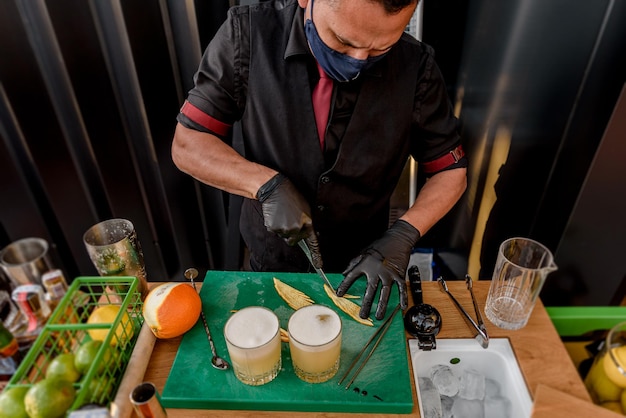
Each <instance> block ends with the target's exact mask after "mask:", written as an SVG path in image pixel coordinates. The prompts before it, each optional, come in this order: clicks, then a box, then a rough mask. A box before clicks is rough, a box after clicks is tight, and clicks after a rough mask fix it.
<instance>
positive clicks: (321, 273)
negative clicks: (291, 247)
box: [298, 239, 336, 293]
mask: <svg viewBox="0 0 626 418" xmlns="http://www.w3.org/2000/svg"><path fill="white" fill-rule="evenodd" d="M298 245H299V246H300V248H302V251H304V254H305V255H306V258H308V259H309V263H311V265H312V266H313V268H314V269H315V272H316V273H317V274H318V276H320V277H321V278H322V279H324V282H326V284H327V285H328V287H330V288H331V289H333V292H335V293H336V291H335V288H334V287H333V285H332V284H331V283H330V280H328V277H326V273H324V270H322V269H321V268H318V267H315V265H314V264H313V258H312V256H311V250H310V249H309V246H308V245H307V243H306V241H305V240H303V239H301V240H300V241H298Z"/></svg>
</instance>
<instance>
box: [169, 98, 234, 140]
mask: <svg viewBox="0 0 626 418" xmlns="http://www.w3.org/2000/svg"><path fill="white" fill-rule="evenodd" d="M180 113H182V114H183V115H185V116H187V117H188V118H189V119H191V120H192V121H194V122H195V123H197V124H199V125H201V126H203V127H205V128H206V129H208V130H209V131H211V132H214V133H216V134H217V135H221V136H226V135H227V134H228V132H229V131H230V128H231V127H232V125H229V124H227V123H224V122H221V121H219V120H217V119H215V118H213V117H211V116H209V115H207V114H206V113H204V112H203V111H202V110H200V109H198V108H197V107H195V106H194V105H192V104H191V103H189V102H188V101H185V103H184V104H183V107H182V108H181V109H180Z"/></svg>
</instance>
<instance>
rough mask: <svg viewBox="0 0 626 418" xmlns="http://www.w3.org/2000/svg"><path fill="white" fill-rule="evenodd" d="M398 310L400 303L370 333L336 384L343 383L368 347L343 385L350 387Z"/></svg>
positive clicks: (346, 387)
mask: <svg viewBox="0 0 626 418" xmlns="http://www.w3.org/2000/svg"><path fill="white" fill-rule="evenodd" d="M399 310H400V304H398V305H397V306H396V307H395V309H394V310H393V312H392V313H391V315H389V317H388V318H387V319H385V322H383V324H382V325H381V326H380V328H378V329H377V330H376V332H375V333H374V334H372V336H371V337H370V339H369V340H367V342H366V343H365V345H364V346H363V348H362V349H361V351H359V353H358V354H357V355H356V357H355V358H354V359H353V360H352V363H350V366H349V367H348V370H346V372H345V373H344V374H343V376H342V377H341V379H339V382H338V383H337V384H338V385H341V384H342V383H343V381H344V380H346V378H347V377H348V375H349V374H350V372H351V371H352V369H353V368H354V366H356V364H357V363H358V362H359V361H360V360H361V356H363V354H365V351H366V350H367V349H368V348H369V349H370V351H369V353H368V354H367V356H366V357H365V359H364V360H363V361H362V362H361V365H360V366H359V367H358V368H357V370H356V372H354V374H353V375H352V377H351V378H350V381H349V382H348V383H347V384H346V386H345V389H346V390H347V389H349V388H350V386H351V385H352V383H354V381H355V380H356V378H357V376H358V375H359V373H361V370H363V367H365V364H366V363H367V362H368V360H369V359H370V357H372V354H374V351H375V350H376V348H378V344H380V341H381V340H382V339H383V337H384V336H385V334H386V333H387V330H388V329H389V327H390V326H391V321H393V317H394V316H396V313H397V312H398V311H399ZM374 339H375V341H374ZM372 342H374V345H373V346H371V347H370V344H371V343H372Z"/></svg>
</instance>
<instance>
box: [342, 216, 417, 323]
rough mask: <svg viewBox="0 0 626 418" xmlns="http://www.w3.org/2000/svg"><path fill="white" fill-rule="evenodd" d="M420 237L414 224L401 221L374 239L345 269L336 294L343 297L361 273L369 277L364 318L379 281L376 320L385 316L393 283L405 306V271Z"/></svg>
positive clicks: (406, 303) (401, 302)
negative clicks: (395, 284) (412, 250)
mask: <svg viewBox="0 0 626 418" xmlns="http://www.w3.org/2000/svg"><path fill="white" fill-rule="evenodd" d="M419 239H420V232H419V231H418V230H417V229H415V228H414V227H413V226H412V225H411V224H409V223H408V222H405V221H403V220H399V221H397V222H396V223H394V224H393V225H392V226H391V228H389V229H388V230H387V231H386V232H385V233H384V234H383V236H382V237H381V238H380V239H378V240H376V241H374V242H373V243H372V244H371V245H370V246H369V247H367V248H366V249H365V250H364V251H363V252H362V253H361V254H360V255H359V256H357V257H356V258H354V259H353V260H352V261H351V262H350V264H349V265H348V268H347V269H346V270H345V271H344V272H343V274H344V276H346V277H345V278H344V279H343V281H342V282H341V283H340V284H339V287H338V288H337V296H343V295H344V294H345V293H346V292H347V291H348V289H349V288H350V286H352V284H353V283H354V282H355V281H356V280H357V279H358V278H359V277H361V276H365V277H366V279H367V288H366V290H365V295H364V296H363V304H362V305H361V312H360V313H359V316H360V317H361V318H367V317H368V316H369V314H370V311H371V309H372V302H373V300H374V296H375V295H376V290H377V289H378V285H379V283H381V284H382V288H381V291H380V297H379V298H378V307H377V308H376V319H383V318H384V317H385V311H386V310H387V303H388V302H389V295H390V293H391V286H392V285H393V283H394V282H396V283H397V284H398V290H399V292H400V307H401V308H402V309H406V308H407V306H408V296H407V291H406V281H405V278H404V276H405V273H406V268H407V266H408V264H409V257H410V256H411V249H412V248H413V245H415V243H416V242H417V241H418V240H419Z"/></svg>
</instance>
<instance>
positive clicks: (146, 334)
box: [111, 322, 156, 418]
mask: <svg viewBox="0 0 626 418" xmlns="http://www.w3.org/2000/svg"><path fill="white" fill-rule="evenodd" d="M155 342H156V338H155V336H154V334H153V333H152V330H151V329H150V327H149V326H148V325H147V324H146V323H145V322H144V324H143V326H142V327H141V331H140V332H139V337H137V343H136V344H135V349H134V350H133V353H132V354H131V355H130V359H129V360H128V366H127V367H126V372H124V377H123V378H122V382H121V383H120V387H119V389H118V390H117V395H115V399H114V400H113V402H112V403H111V418H129V417H130V416H131V415H132V413H133V405H132V404H131V403H130V399H129V396H130V392H131V391H132V390H133V389H134V388H135V387H136V386H137V385H139V384H140V383H142V382H143V377H144V375H145V373H146V369H147V368H148V363H149V362H150V355H151V353H152V349H153V348H154V343H155Z"/></svg>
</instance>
